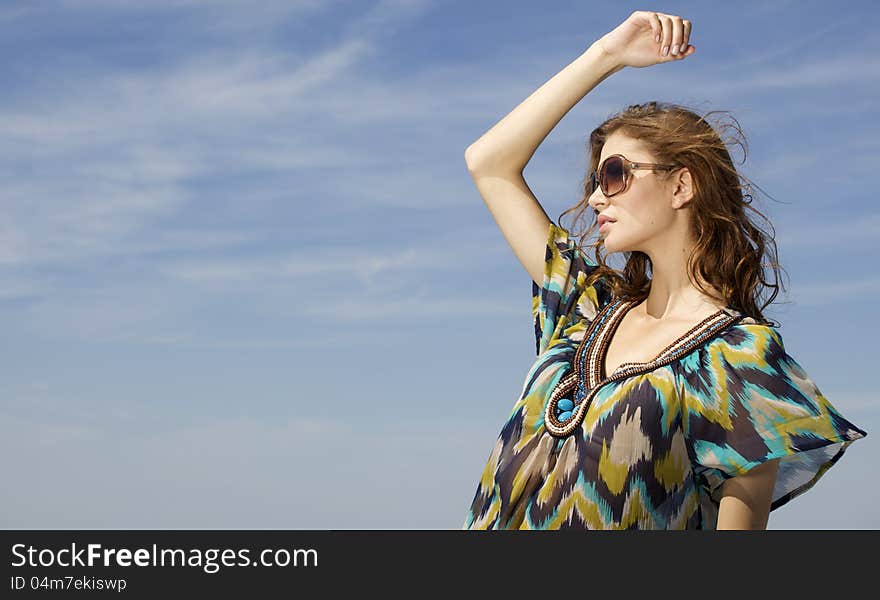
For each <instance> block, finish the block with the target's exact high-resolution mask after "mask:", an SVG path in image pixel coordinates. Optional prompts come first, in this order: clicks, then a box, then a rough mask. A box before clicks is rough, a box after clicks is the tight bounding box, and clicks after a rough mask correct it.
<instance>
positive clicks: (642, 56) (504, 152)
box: [464, 11, 694, 285]
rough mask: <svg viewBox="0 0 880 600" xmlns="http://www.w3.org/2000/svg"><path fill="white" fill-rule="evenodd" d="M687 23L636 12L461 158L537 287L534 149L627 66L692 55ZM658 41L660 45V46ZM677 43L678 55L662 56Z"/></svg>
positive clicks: (540, 262) (539, 242) (543, 231)
mask: <svg viewBox="0 0 880 600" xmlns="http://www.w3.org/2000/svg"><path fill="white" fill-rule="evenodd" d="M689 34H690V23H689V22H687V21H683V20H682V19H681V18H680V17H674V16H672V15H665V14H663V13H655V12H646V11H636V12H634V13H632V15H630V16H629V17H628V18H627V20H626V21H624V22H623V23H622V24H621V25H619V26H618V27H617V28H616V29H614V30H613V31H611V32H609V33H607V34H605V35H604V36H603V37H602V38H600V39H599V40H597V41H595V42H593V44H592V45H590V47H589V48H588V49H587V50H586V51H585V52H584V53H583V54H581V55H580V56H579V57H578V58H576V59H575V60H574V61H573V62H572V63H570V64H569V65H568V66H566V67H565V68H564V69H562V70H561V71H559V72H558V73H557V74H556V75H554V76H553V77H552V78H550V80H549V81H547V82H546V83H544V84H543V85H542V86H541V87H539V88H538V89H537V90H536V91H535V92H533V93H532V94H531V95H530V96H529V97H528V98H526V99H525V100H523V101H522V103H520V104H519V106H517V107H516V108H514V109H513V111H511V112H510V113H509V114H508V115H507V116H505V117H504V118H503V119H501V120H500V121H499V122H498V123H496V124H495V125H494V126H492V128H491V129H489V131H487V132H486V133H484V134H483V135H482V136H481V137H480V138H479V139H478V140H477V141H475V142H474V143H472V144H471V145H470V146H468V148H467V150H466V151H465V155H464V156H465V162H466V163H467V168H468V171H469V172H470V174H471V176H472V177H473V180H474V183H475V184H476V186H477V190H478V191H479V192H480V195H481V196H482V197H483V200H484V201H485V202H486V206H487V207H488V208H489V212H490V213H492V217H493V218H494V219H495V222H496V223H497V224H498V227H499V228H500V229H501V232H502V234H503V235H504V237H505V239H506V240H507V243H508V244H510V247H511V248H512V249H513V251H514V253H515V254H516V257H517V258H518V259H519V261H520V262H521V263H522V265H523V267H525V269H526V271H527V272H528V273H529V275H530V276H531V278H532V280H534V281H535V282H536V283H537V284H538V285H540V284H541V281H542V278H543V268H544V251H545V249H544V246H545V244H546V242H547V232H548V229H549V226H550V219H549V217H548V216H547V213H546V212H545V211H544V208H543V207H542V206H541V204H540V203H539V202H538V200H537V198H535V195H534V194H533V193H532V191H531V190H530V189H529V187H528V185H527V184H526V182H525V179H524V178H523V170H524V169H525V166H526V164H528V162H529V160H530V159H531V157H532V155H533V154H534V153H535V150H536V149H537V148H538V146H539V145H540V144H541V142H542V141H543V140H544V138H546V137H547V135H548V134H549V133H550V131H552V130H553V128H554V127H555V126H556V124H557V123H559V121H561V120H562V117H564V116H565V114H566V113H568V111H569V110H571V109H572V107H573V106H574V105H575V104H577V103H578V102H579V101H580V100H581V99H582V98H583V97H584V96H586V95H587V93H589V92H590V91H591V90H592V89H593V88H594V87H596V86H597V85H599V83H601V82H602V81H604V80H605V79H606V78H608V77H609V76H610V75H612V74H614V73H616V72H617V71H619V70H621V69H622V68H623V67H625V66H635V67H643V66H648V64H655V63H658V62H669V61H671V60H678V59H680V58H683V57H685V56H690V54H693V51H694V50H693V46H691V47H687V39H688V36H689ZM658 40H659V41H658ZM679 44H682V45H683V46H684V47H687V50H686V51H685V52H684V53H683V54H682V53H678V52H677V53H675V54H673V53H672V52H670V53H669V54H668V55H663V53H662V49H663V47H664V46H669V45H672V46H674V47H677V46H678V45H679Z"/></svg>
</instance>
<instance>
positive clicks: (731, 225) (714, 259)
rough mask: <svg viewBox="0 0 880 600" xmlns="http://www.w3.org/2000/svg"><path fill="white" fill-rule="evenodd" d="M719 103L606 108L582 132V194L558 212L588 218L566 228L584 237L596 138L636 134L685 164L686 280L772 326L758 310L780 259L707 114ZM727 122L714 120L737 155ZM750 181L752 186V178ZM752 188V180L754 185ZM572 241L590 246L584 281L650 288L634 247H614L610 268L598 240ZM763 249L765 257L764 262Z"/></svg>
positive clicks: (618, 292)
mask: <svg viewBox="0 0 880 600" xmlns="http://www.w3.org/2000/svg"><path fill="white" fill-rule="evenodd" d="M724 112H727V111H709V112H708V113H706V114H705V115H704V116H702V117H701V116H699V115H697V114H696V113H695V112H693V111H691V110H689V109H688V108H685V107H683V106H679V105H676V104H671V103H665V102H656V101H653V102H647V103H645V104H635V105H631V106H628V107H627V108H626V109H624V110H622V111H620V112H618V113H616V114H614V115H612V116H611V117H610V118H608V119H607V120H606V121H605V122H604V123H602V124H601V125H599V126H598V127H597V128H596V129H594V130H593V131H592V133H590V140H589V152H590V169H589V171H587V175H586V177H585V179H584V183H583V195H582V197H581V199H580V200H579V201H578V203H577V204H576V205H575V206H572V207H571V208H568V209H566V210H565V211H563V212H562V213H561V214H560V216H559V219H558V221H557V222H558V223H559V224H560V226H562V218H563V217H564V216H565V215H567V214H569V213H573V214H574V217H573V220H574V222H575V223H577V222H580V223H584V222H585V221H586V219H585V214H586V213H590V215H591V216H592V219H591V220H590V222H589V223H587V227H586V229H585V230H584V229H583V228H582V229H581V231H576V230H575V227H572V228H571V231H572V237H573V238H574V239H578V238H580V239H586V238H587V237H588V236H589V235H590V234H591V233H592V232H593V231H594V229H595V230H597V227H596V226H597V222H596V211H595V210H594V209H593V208H592V207H590V205H589V204H588V200H589V197H590V192H591V190H590V189H589V186H590V183H589V182H590V177H589V173H591V172H593V171H595V170H596V169H597V168H598V164H599V157H600V155H601V152H602V146H603V145H604V144H605V141H606V140H607V139H608V137H609V136H610V135H611V134H612V133H614V132H616V131H620V132H621V133H623V134H625V135H627V136H628V137H632V138H634V139H637V140H639V141H640V142H641V143H643V144H644V145H645V146H646V147H647V148H648V150H649V151H650V152H651V153H652V154H653V155H654V156H653V159H652V161H653V162H658V163H664V164H672V165H676V166H677V167H679V168H680V167H687V168H688V169H689V171H690V173H691V178H692V181H693V186H694V195H693V197H692V199H691V201H690V204H689V206H690V207H691V223H690V232H691V235H692V237H693V239H694V240H696V244H695V246H694V249H693V252H692V254H691V256H690V257H689V258H688V263H687V269H688V274H689V276H690V278H691V281H692V282H693V283H694V285H695V286H696V287H697V288H698V289H700V290H701V291H702V292H703V293H704V294H706V295H708V296H710V297H712V298H715V299H716V300H717V301H720V302H723V303H724V306H729V307H731V308H733V309H735V310H738V311H740V312H742V313H743V314H745V315H746V316H750V317H752V318H754V319H755V320H756V321H757V322H758V323H761V324H766V325H770V326H771V327H779V324H778V323H776V322H774V321H770V320H767V319H765V318H764V315H763V314H762V310H763V309H764V308H766V307H767V306H768V305H769V304H770V303H771V302H773V300H774V298H776V296H777V294H778V293H779V288H780V287H782V288H783V289H785V288H784V286H781V283H780V282H779V273H780V270H781V266H780V265H779V263H778V261H777V252H776V241H775V239H774V237H773V236H774V234H775V230H774V229H773V225H772V224H771V223H770V221H769V220H768V219H767V217H765V216H764V214H763V213H761V212H760V211H758V210H757V209H755V208H754V207H752V206H751V203H752V195H751V193H749V190H751V188H752V185H753V184H752V182H751V181H750V180H749V179H748V178H746V177H745V176H743V175H741V174H740V173H739V172H738V171H737V169H736V167H735V166H734V164H733V160H732V159H731V156H730V153H729V152H728V150H727V146H726V145H725V142H724V141H723V140H722V138H721V136H720V135H719V133H718V132H717V131H716V129H715V128H714V127H713V126H712V125H711V124H710V123H709V122H708V120H707V118H708V117H710V116H712V115H715V114H720V113H724ZM731 121H732V123H724V122H723V121H718V124H717V125H716V127H718V129H719V130H721V131H724V130H725V129H732V130H734V131H735V135H734V142H735V143H738V144H739V145H740V146H741V147H742V149H743V162H745V154H746V153H747V143H746V140H745V135H744V134H743V132H742V128H741V127H740V126H739V122H738V121H737V120H736V119H735V118H733V117H732V116H731ZM655 173H658V175H660V176H662V177H665V178H668V177H670V176H672V172H671V171H670V172H665V171H661V170H655ZM755 187H758V186H755ZM758 189H760V187H758ZM749 211H751V212H752V213H754V214H755V215H757V216H760V217H761V218H762V219H763V220H764V221H766V222H767V224H768V225H769V227H770V231H771V233H769V234H768V233H767V232H765V231H764V230H762V229H760V228H759V227H758V226H757V225H755V224H754V223H753V222H752V220H751V219H750V218H749V215H748V212H749ZM577 246H578V249H579V250H581V251H582V252H585V253H586V249H591V250H592V255H593V257H594V260H595V262H596V263H597V264H598V265H599V268H597V269H596V270H595V271H594V272H593V273H592V274H591V276H590V278H589V279H588V281H587V284H588V285H592V284H593V283H595V282H596V281H597V280H598V279H603V280H604V282H605V284H606V285H607V286H608V287H609V289H610V291H611V293H612V294H613V296H615V297H620V298H625V299H634V298H641V299H644V298H646V297H647V296H648V292H649V291H650V289H651V279H650V278H649V276H648V268H649V267H650V266H651V264H650V263H651V260H650V258H649V257H648V255H647V254H645V253H644V252H640V251H632V252H624V253H622V254H623V255H624V256H625V258H626V264H625V266H624V268H623V270H622V271H618V270H616V269H614V268H612V267H610V266H608V264H607V263H606V261H605V257H604V256H603V252H604V247H603V244H602V241H601V240H600V239H597V240H596V241H594V242H592V243H590V244H588V245H587V246H586V247H583V246H581V244H580V242H577ZM765 254H767V255H769V257H770V259H771V260H770V262H769V263H768V264H767V265H765V263H764V258H765ZM765 266H769V267H770V269H771V270H772V272H773V273H774V279H775V282H773V283H770V282H768V280H767V279H766V277H765V275H767V273H765ZM701 280H702V281H705V282H707V283H709V284H710V285H711V286H712V287H714V288H715V289H716V290H718V291H719V292H720V293H721V294H722V297H718V296H717V295H716V294H714V293H712V292H711V291H709V290H706V289H705V288H704V287H703V285H702V283H701ZM767 290H772V293H771V294H770V295H769V298H768V299H766V301H764V302H763V304H761V306H760V307H759V303H760V302H761V299H760V296H761V295H762V294H763V293H765V292H766V291H767Z"/></svg>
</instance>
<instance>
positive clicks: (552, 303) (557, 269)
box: [532, 222, 611, 354]
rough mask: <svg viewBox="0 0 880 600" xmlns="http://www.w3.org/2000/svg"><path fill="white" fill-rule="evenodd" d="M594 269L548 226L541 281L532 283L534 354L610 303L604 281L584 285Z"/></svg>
mask: <svg viewBox="0 0 880 600" xmlns="http://www.w3.org/2000/svg"><path fill="white" fill-rule="evenodd" d="M597 268H598V266H597V265H596V263H595V262H594V261H593V260H591V259H590V258H588V257H587V256H586V255H585V254H584V253H583V252H582V251H581V250H580V249H578V248H577V247H576V244H575V241H574V240H572V239H571V237H570V235H569V232H568V231H567V230H565V229H564V228H562V227H560V226H559V225H557V224H556V223H553V222H551V223H550V228H549V231H548V235H547V244H546V247H545V260H544V277H543V281H542V283H541V287H540V288H539V287H538V285H537V283H536V282H534V281H532V318H533V321H534V324H535V350H536V351H537V353H538V354H541V353H542V352H544V350H546V349H547V348H548V347H549V346H550V345H551V344H552V343H553V342H554V341H556V340H558V339H559V338H560V337H561V336H562V335H563V333H564V331H565V330H566V329H567V328H568V327H571V326H573V325H577V324H579V323H582V322H589V321H591V320H592V319H593V318H594V317H595V316H596V313H597V312H598V311H599V310H601V309H602V308H603V307H604V306H605V305H606V304H607V303H608V302H609V301H610V299H611V297H610V293H609V290H608V287H607V285H606V284H605V281H604V279H599V280H598V281H597V282H595V283H594V284H593V285H589V286H587V285H586V279H587V277H588V276H589V275H590V274H591V273H592V272H593V271H594V270H596V269H597Z"/></svg>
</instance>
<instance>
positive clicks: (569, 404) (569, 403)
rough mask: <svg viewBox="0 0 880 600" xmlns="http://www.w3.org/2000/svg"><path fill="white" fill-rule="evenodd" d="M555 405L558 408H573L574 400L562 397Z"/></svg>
mask: <svg viewBox="0 0 880 600" xmlns="http://www.w3.org/2000/svg"><path fill="white" fill-rule="evenodd" d="M557 406H558V407H559V410H571V409H572V408H574V402H572V401H571V400H569V399H568V398H563V399H562V400H560V401H559V403H558V404H557Z"/></svg>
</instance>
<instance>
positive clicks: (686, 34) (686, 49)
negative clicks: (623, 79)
mask: <svg viewBox="0 0 880 600" xmlns="http://www.w3.org/2000/svg"><path fill="white" fill-rule="evenodd" d="M690 36H691V22H690V21H688V20H686V19H682V18H681V17H679V16H676V15H667V14H666V13H659V12H652V11H645V10H637V11H635V12H634V13H633V14H631V15H630V16H629V17H627V19H626V21H624V22H623V23H621V24H620V25H618V26H617V27H616V28H615V29H614V30H612V31H609V32H608V33H606V34H605V35H603V36H602V37H601V38H599V40H598V44H599V46H600V47H601V48H602V49H603V50H604V51H605V53H606V54H608V55H609V56H613V57H614V58H615V59H616V60H617V61H618V63H619V64H620V65H622V66H624V67H649V66H651V65H655V64H657V63H661V62H669V61H673V60H681V59H682V58H685V57H687V56H690V55H691V54H693V53H694V52H696V51H697V49H696V48H694V47H693V46H692V45H689V44H688V41H689V39H690ZM664 50H666V52H665V53H664Z"/></svg>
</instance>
